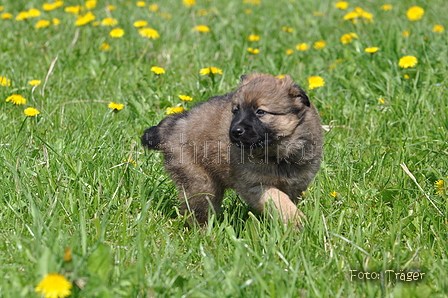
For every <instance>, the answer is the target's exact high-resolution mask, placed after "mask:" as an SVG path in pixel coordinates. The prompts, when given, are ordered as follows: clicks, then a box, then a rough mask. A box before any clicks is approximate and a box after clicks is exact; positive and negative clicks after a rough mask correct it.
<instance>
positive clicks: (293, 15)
mask: <svg viewBox="0 0 448 298" xmlns="http://www.w3.org/2000/svg"><path fill="white" fill-rule="evenodd" d="M155 2H156V3H158V4H159V8H160V9H159V11H158V12H157V13H155V12H150V11H149V10H148V7H147V5H148V4H149V3H146V6H145V7H142V8H141V7H137V6H136V5H135V3H134V2H125V1H113V0H112V1H109V4H113V5H115V7H116V10H113V11H110V12H107V11H106V10H105V6H106V5H105V4H104V3H103V2H99V3H98V4H97V7H96V8H95V9H93V10H92V12H93V13H94V14H95V16H96V21H101V20H102V19H104V18H106V17H108V16H112V17H114V18H116V19H117V20H118V25H116V26H115V27H120V28H122V29H124V30H125V35H124V36H123V37H122V38H119V39H113V38H111V37H110V36H109V35H108V34H109V32H110V30H111V29H112V28H111V27H105V26H101V25H100V26H97V27H95V26H93V23H89V24H87V25H85V26H82V27H75V25H74V22H75V20H76V17H75V16H73V15H72V14H70V13H67V12H64V8H65V7H67V6H69V5H78V4H79V5H83V4H84V3H82V2H73V3H72V2H70V3H68V2H67V3H65V4H64V5H63V7H61V8H58V9H56V10H53V11H49V12H45V11H43V10H42V9H41V7H42V4H43V3H44V1H38V0H35V1H23V0H19V1H14V3H7V4H4V5H3V11H2V12H0V14H3V13H12V15H13V17H15V16H16V15H17V14H18V13H19V12H20V11H27V10H29V9H30V8H38V9H39V10H40V11H41V15H40V16H39V17H37V18H30V19H26V20H23V21H16V20H14V19H12V20H8V19H0V25H1V28H2V42H1V43H0V76H2V77H6V78H7V79H9V80H11V85H10V86H0V99H1V100H0V106H1V110H2V112H1V113H0V121H1V123H2V129H1V130H0V143H1V144H0V177H1V179H0V197H1V199H0V222H1V227H0V236H1V241H0V276H3V278H2V279H1V280H0V296H1V297H38V295H37V294H36V293H35V291H34V288H35V287H36V286H37V284H38V283H39V281H40V280H41V279H42V278H43V277H44V275H45V274H47V273H51V272H56V273H60V274H62V275H64V276H66V277H67V278H68V280H69V281H71V282H73V288H72V292H73V294H72V296H73V297H153V296H154V297H155V296H157V297H380V296H383V297H429V296H431V297H446V295H447V293H448V281H447V279H446V275H447V273H448V258H447V254H448V244H447V243H448V242H447V241H446V239H447V238H448V233H447V230H448V229H447V225H448V218H447V210H448V200H447V199H448V197H447V195H446V194H442V193H439V194H438V193H436V189H435V182H436V181H439V180H443V181H444V183H445V188H444V190H445V192H446V185H447V184H448V177H447V176H448V133H447V131H448V120H447V119H448V118H447V116H446V115H447V114H448V97H447V84H448V76H447V70H448V69H447V65H448V58H447V57H448V43H447V40H448V39H447V38H446V34H447V33H446V31H445V32H443V33H434V32H432V31H431V29H432V27H433V26H434V25H435V24H441V25H443V26H445V28H447V27H448V18H447V17H446V14H444V13H442V12H443V11H447V10H448V4H447V3H446V1H443V0H434V1H417V2H416V1H391V2H390V3H391V4H393V9H392V10H391V11H382V10H381V9H380V3H377V2H374V1H368V2H365V1H349V4H350V6H349V8H348V11H351V10H352V9H353V8H354V7H355V6H361V7H362V8H363V9H365V10H366V11H368V12H370V13H372V14H373V19H374V23H368V22H363V21H359V22H358V23H356V24H353V23H352V22H350V21H343V20H342V18H343V16H344V15H345V14H346V13H347V11H341V10H338V9H336V8H334V3H335V1H324V0H317V1H298V0H296V1H289V0H280V2H279V1H271V0H263V1H262V3H261V5H250V4H243V3H242V2H243V1H240V0H239V1H217V0H212V1H203V0H198V1H197V3H196V5H194V6H192V7H190V8H187V7H185V6H184V5H182V4H181V1H155ZM413 5H419V6H421V7H423V8H424V9H425V15H424V17H423V19H422V20H420V21H415V22H411V21H409V20H408V19H407V18H406V11H407V9H408V8H409V7H411V6H413ZM201 9H205V10H206V12H207V13H206V15H205V16H200V15H198V11H199V10H201ZM247 9H251V13H250V14H247V13H246V12H247V11H246V10H247ZM273 11H274V12H275V13H274V14H272V12H273ZM161 12H164V13H171V14H172V18H170V19H167V18H164V17H162V16H161V14H160V13H161ZM313 12H319V13H323V15H324V16H323V17H322V16H315V15H314V14H313ZM83 13H84V12H83ZM52 18H58V19H59V20H60V21H61V24H59V25H58V26H54V25H50V26H49V27H46V28H42V29H34V25H35V24H36V23H37V21H38V20H39V19H47V20H51V19H52ZM137 20H147V21H148V22H149V26H150V27H152V28H154V29H156V30H157V31H158V32H159V34H160V38H159V39H156V40H148V39H146V38H143V37H141V36H139V34H138V31H137V29H136V28H134V27H133V22H135V21H137ZM199 24H205V25H207V26H209V27H210V29H211V31H210V32H208V33H198V32H194V31H192V28H193V27H195V26H196V25H199ZM284 26H287V27H291V28H293V32H292V33H288V32H284V31H282V27H284ZM447 29H448V28H447ZM404 30H409V31H410V33H411V35H410V36H408V37H402V32H403V31H404ZM349 32H354V33H356V34H357V35H358V36H359V38H358V39H354V40H353V42H352V43H351V44H347V45H343V44H342V43H341V42H340V40H339V38H340V37H341V36H342V35H343V34H345V33H349ZM250 34H258V35H259V36H260V41H258V42H249V41H248V40H247V37H248V36H249V35H250ZM320 39H324V40H326V42H327V45H326V47H325V48H324V49H322V50H315V49H313V48H312V43H313V42H315V41H317V40H320ZM104 42H106V43H108V44H110V46H111V49H110V51H99V48H100V46H101V45H102V43H104ZM300 42H306V43H308V44H309V45H310V47H311V48H310V49H309V50H307V51H305V52H298V51H296V50H295V46H296V45H297V44H298V43H300ZM369 46H378V47H380V50H379V51H378V52H377V53H375V54H374V55H370V54H368V53H365V52H364V48H366V47H369ZM247 47H253V48H258V49H260V53H259V54H258V55H251V54H249V53H248V52H247ZM287 49H294V53H293V54H292V55H286V50H287ZM405 55H412V56H415V57H417V58H418V64H417V65H415V66H414V67H411V68H408V69H401V68H400V67H398V61H399V59H400V58H401V57H402V56H405ZM337 59H342V61H340V62H339V63H335V61H336V60H337ZM52 64H53V65H54V67H50V65H52ZM152 66H160V67H163V68H164V69H165V70H166V73H165V74H162V75H160V76H156V75H155V74H154V73H152V72H151V71H150V68H151V67H152ZM209 66H215V67H218V68H221V69H222V70H223V74H222V75H215V76H213V77H209V76H200V75H199V70H200V69H201V68H204V67H209ZM255 71H259V72H266V73H271V74H273V75H279V74H285V73H290V74H291V75H292V76H293V77H294V78H295V80H296V82H297V83H298V84H300V85H302V86H303V87H304V88H305V89H307V77H309V76H315V75H319V76H321V77H323V78H324V79H325V86H323V87H320V88H316V89H313V90H310V91H309V92H308V93H309V95H310V98H311V99H312V101H313V103H314V104H315V105H316V106H317V108H318V110H319V111H320V114H321V116H322V119H323V123H324V124H326V125H328V124H331V125H332V129H331V130H330V131H328V132H326V135H325V138H326V143H325V156H324V161H323V164H322V168H321V170H320V172H319V174H318V175H317V177H316V179H315V180H314V182H313V183H312V184H311V186H310V188H309V190H308V191H307V194H306V195H305V197H304V199H303V200H302V201H301V203H300V208H301V210H302V211H303V212H304V213H305V214H306V215H307V216H308V219H309V223H308V224H307V226H306V228H305V229H304V230H303V231H300V232H297V231H295V230H294V229H293V228H291V227H285V226H283V225H282V224H281V223H279V221H278V220H276V218H275V216H274V218H263V217H260V216H257V215H254V214H252V213H251V211H250V210H249V209H248V208H247V206H246V205H244V203H242V202H241V201H240V200H239V198H238V197H237V196H236V195H235V194H234V193H233V192H230V191H229V192H228V194H227V196H226V199H225V201H224V204H223V208H222V213H221V214H220V215H217V216H215V217H214V218H213V219H212V220H211V223H210V224H209V225H208V226H207V227H206V228H204V229H191V230H185V229H184V228H183V222H184V219H183V218H180V217H178V216H177V215H176V206H177V205H176V202H177V194H176V191H175V187H174V185H173V183H172V182H171V180H170V179H169V177H168V175H167V174H166V173H165V172H164V171H163V165H162V158H161V155H160V154H159V153H155V152H145V151H144V150H143V148H142V147H141V145H140V135H141V133H142V131H143V130H144V129H146V128H147V127H149V126H151V125H154V124H156V123H158V122H159V121H160V120H161V119H163V118H164V117H165V115H164V111H165V109H166V108H167V107H171V106H176V105H178V104H180V103H181V101H180V100H179V99H178V97H177V96H178V95H179V94H187V95H190V96H192V97H193V98H194V101H193V102H189V103H182V105H184V106H185V107H187V108H188V107H191V106H192V105H194V104H195V103H197V102H200V101H204V100H206V99H207V98H208V97H210V96H213V95H217V94H223V93H226V92H229V91H231V90H233V89H234V88H235V87H236V86H237V84H238V78H239V76H240V75H242V74H245V73H250V72H255ZM404 75H407V76H409V78H408V79H405V78H404ZM32 79H39V80H41V81H42V83H41V85H39V86H38V87H36V88H33V87H31V86H29V85H28V81H30V80H32ZM6 85H7V84H6ZM12 94H21V95H22V96H24V97H25V98H26V99H27V104H26V107H28V106H31V107H34V108H37V109H38V110H39V111H40V112H41V114H39V115H38V116H35V117H26V116H25V115H24V114H23V109H24V106H15V105H13V104H11V103H10V102H5V99H6V98H7V97H8V96H10V95H12ZM379 98H382V99H383V100H384V103H381V102H380V101H379ZM111 101H113V102H117V103H123V104H125V107H124V109H123V110H121V111H119V112H113V111H111V110H110V109H109V108H108V103H109V102H111ZM401 164H404V165H406V166H407V168H408V169H409V171H410V173H412V174H413V175H414V176H415V179H416V182H417V183H418V185H417V184H416V183H415V182H414V181H413V180H412V179H411V177H410V175H408V174H407V173H406V172H405V171H404V170H403V168H402V167H401V166H400V165H401ZM419 186H420V187H421V188H422V190H420V188H419ZM333 191H336V192H337V196H336V197H333V196H330V193H331V192H333ZM439 211H440V212H439ZM66 247H68V248H70V249H71V251H72V259H71V261H69V262H66V261H64V258H63V256H64V252H65V249H66ZM351 270H357V271H356V272H355V271H351ZM387 270H394V273H401V272H403V273H404V272H408V271H412V272H421V273H424V278H423V279H422V280H420V281H418V282H409V281H400V280H399V279H400V276H401V275H398V276H395V275H392V278H390V276H389V278H388V273H387ZM359 272H380V273H381V274H382V276H381V278H380V279H379V280H373V281H366V279H364V280H362V281H359V280H356V279H357V278H356V277H355V278H353V276H352V274H353V273H355V274H356V273H359ZM389 272H390V271H389ZM397 278H398V279H397Z"/></svg>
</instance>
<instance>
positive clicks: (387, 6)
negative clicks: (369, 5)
mask: <svg viewBox="0 0 448 298" xmlns="http://www.w3.org/2000/svg"><path fill="white" fill-rule="evenodd" d="M392 8H393V6H392V4H383V5H381V10H384V11H388V10H392Z"/></svg>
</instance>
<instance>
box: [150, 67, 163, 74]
mask: <svg viewBox="0 0 448 298" xmlns="http://www.w3.org/2000/svg"><path fill="white" fill-rule="evenodd" d="M151 71H152V72H153V73H155V74H156V75H161V74H162V73H165V69H163V68H162V67H158V66H153V67H151Z"/></svg>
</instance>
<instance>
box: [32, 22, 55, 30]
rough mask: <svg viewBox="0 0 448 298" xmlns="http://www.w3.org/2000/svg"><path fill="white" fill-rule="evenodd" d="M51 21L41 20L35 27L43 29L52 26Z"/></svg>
mask: <svg viewBox="0 0 448 298" xmlns="http://www.w3.org/2000/svg"><path fill="white" fill-rule="evenodd" d="M50 24H51V22H50V21H47V20H39V21H38V22H37V23H36V25H34V28H35V29H41V28H45V27H48V26H50Z"/></svg>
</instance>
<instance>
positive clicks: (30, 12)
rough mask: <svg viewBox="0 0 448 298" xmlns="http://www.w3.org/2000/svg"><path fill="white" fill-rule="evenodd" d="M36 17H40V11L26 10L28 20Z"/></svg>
mask: <svg viewBox="0 0 448 298" xmlns="http://www.w3.org/2000/svg"><path fill="white" fill-rule="evenodd" d="M38 16H40V10H39V9H37V8H31V9H30V10H28V17H29V18H37V17H38Z"/></svg>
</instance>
